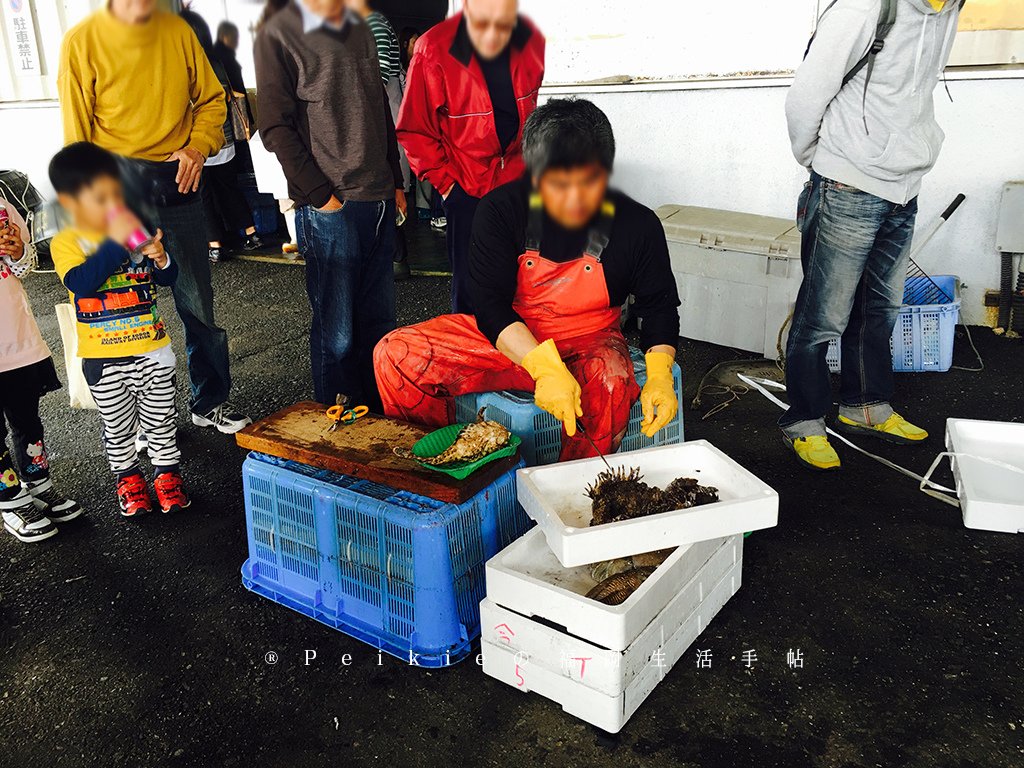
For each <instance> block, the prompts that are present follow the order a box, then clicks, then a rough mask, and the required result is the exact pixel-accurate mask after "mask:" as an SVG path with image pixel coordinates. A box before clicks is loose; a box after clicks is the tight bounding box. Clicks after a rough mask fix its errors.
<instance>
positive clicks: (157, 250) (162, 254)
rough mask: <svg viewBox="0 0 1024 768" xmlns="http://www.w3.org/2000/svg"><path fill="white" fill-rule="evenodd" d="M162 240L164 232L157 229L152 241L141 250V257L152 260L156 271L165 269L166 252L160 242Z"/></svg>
mask: <svg viewBox="0 0 1024 768" xmlns="http://www.w3.org/2000/svg"><path fill="white" fill-rule="evenodd" d="M163 238H164V231H163V230H162V229H158V230H157V231H156V235H154V237H153V240H152V241H150V242H149V243H147V244H146V245H145V246H143V248H142V255H143V256H145V257H146V258H148V259H152V260H153V263H154V264H156V267H157V269H165V268H166V267H167V251H166V249H165V248H164V244H163V243H161V242H160V241H161V240H163Z"/></svg>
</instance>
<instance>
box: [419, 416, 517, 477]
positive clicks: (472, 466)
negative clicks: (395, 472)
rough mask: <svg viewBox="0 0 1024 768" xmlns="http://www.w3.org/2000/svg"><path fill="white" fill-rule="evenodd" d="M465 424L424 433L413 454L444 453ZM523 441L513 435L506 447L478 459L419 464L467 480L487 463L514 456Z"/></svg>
mask: <svg viewBox="0 0 1024 768" xmlns="http://www.w3.org/2000/svg"><path fill="white" fill-rule="evenodd" d="M464 426H466V425H465V424H451V425H449V426H447V427H441V429H436V430H434V431H433V432H431V433H430V434H429V435H424V436H423V437H421V438H420V439H419V440H417V441H416V445H414V446H413V447H412V452H413V455H415V456H418V457H420V458H423V459H429V458H431V457H433V456H437V455H439V454H441V453H444V452H445V451H446V450H448V448H450V447H451V445H452V443H454V442H455V440H456V438H458V436H459V432H461V431H462V428H463V427H464ZM522 442H523V441H522V440H520V439H519V436H518V435H511V436H510V437H509V440H508V445H506V446H505V447H504V448H499V449H498V450H496V451H494V452H493V453H489V454H487V455H486V456H484V457H483V458H482V459H477V460H476V461H460V462H459V463H457V464H448V465H447V466H444V467H435V466H433V465H431V464H427V463H426V462H423V461H421V462H419V464H420V465H421V466H423V467H426V468H427V469H432V470H434V471H435V472H441V473H442V474H445V475H448V476H449V477H454V478H455V479H456V480H465V479H466V478H467V477H469V476H470V475H471V474H473V473H474V472H476V471H477V470H478V469H480V467H482V466H484V465H485V464H490V463H491V462H492V461H497V460H498V459H503V458H505V457H506V456H513V455H514V454H515V452H516V451H517V450H518V449H519V445H520V443H522Z"/></svg>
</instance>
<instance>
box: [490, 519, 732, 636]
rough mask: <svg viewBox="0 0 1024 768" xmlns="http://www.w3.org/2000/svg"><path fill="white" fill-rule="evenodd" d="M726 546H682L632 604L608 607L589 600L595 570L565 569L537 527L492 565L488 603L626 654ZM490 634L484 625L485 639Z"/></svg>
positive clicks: (721, 542) (710, 543)
mask: <svg viewBox="0 0 1024 768" xmlns="http://www.w3.org/2000/svg"><path fill="white" fill-rule="evenodd" d="M727 541H731V539H711V540H709V541H701V542H696V543H694V544H687V545H683V546H681V547H678V548H677V549H676V551H675V552H673V553H672V554H671V555H669V557H668V558H667V559H666V560H665V562H664V563H662V564H661V566H660V567H659V568H658V570H656V571H655V572H654V573H653V574H651V576H650V577H649V578H648V579H647V580H646V581H645V582H644V583H643V584H641V585H640V588H639V589H637V591H636V592H634V593H633V594H632V595H630V597H629V599H628V600H626V601H625V602H624V603H622V604H621V605H605V604H604V603H599V602H597V601H596V600H588V599H587V598H586V597H584V595H585V594H586V593H587V592H588V591H589V590H590V588H591V587H592V586H593V585H594V581H593V579H592V578H591V577H590V566H587V565H580V566H576V567H574V568H563V567H562V564H561V563H559V562H558V558H556V557H555V555H554V553H553V552H552V551H551V548H550V547H549V546H548V543H547V540H546V539H545V538H544V531H542V530H541V529H540V528H533V529H531V530H530V531H529V532H528V533H527V534H526V535H525V536H522V537H521V538H519V539H517V540H516V541H514V542H512V543H511V544H509V545H508V546H507V547H506V548H505V549H503V550H502V551H501V552H499V553H498V554H497V555H495V556H494V557H492V558H491V559H490V560H488V561H487V571H486V573H487V599H488V600H490V601H491V602H492V603H495V604H496V605H500V606H501V607H503V608H507V609H509V610H512V611H515V612H516V613H518V614H520V615H522V616H526V617H537V618H541V619H544V620H546V621H549V622H554V623H556V624H558V625H560V626H562V627H565V630H566V631H567V632H568V633H569V634H571V635H574V636H576V637H578V638H581V639H583V640H588V641H590V642H591V643H593V644H594V645H599V646H601V647H603V648H609V649H611V650H613V651H621V650H624V649H625V648H626V647H627V646H628V645H629V644H630V643H632V642H633V641H634V640H636V638H637V635H639V634H640V632H641V631H642V630H643V629H644V627H646V626H647V625H648V624H650V623H651V621H652V620H653V619H654V617H655V616H657V615H658V613H659V612H661V611H662V609H664V607H665V606H666V605H668V603H669V601H670V600H671V599H672V597H673V596H674V595H675V594H676V593H677V592H678V591H679V585H680V584H686V583H687V582H688V581H690V579H692V578H693V577H694V576H695V575H696V574H697V572H698V571H699V570H700V569H701V568H702V567H703V566H704V565H705V564H706V563H707V562H708V560H709V559H710V558H711V556H712V555H714V554H715V553H716V552H717V551H718V550H719V549H721V548H722V547H723V546H724V545H725V544H726V543H727ZM740 546H742V544H740ZM493 629H494V627H493V626H492V627H490V630H493ZM488 631H489V628H488V627H487V626H486V625H485V626H484V627H483V634H484V637H487V633H488ZM495 642H497V640H495Z"/></svg>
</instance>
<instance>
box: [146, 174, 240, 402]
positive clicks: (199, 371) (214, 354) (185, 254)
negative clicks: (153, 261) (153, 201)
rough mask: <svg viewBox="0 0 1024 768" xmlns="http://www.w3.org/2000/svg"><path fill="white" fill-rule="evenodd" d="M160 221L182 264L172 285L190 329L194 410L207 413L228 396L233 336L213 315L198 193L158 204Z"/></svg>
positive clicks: (169, 248)
mask: <svg viewBox="0 0 1024 768" xmlns="http://www.w3.org/2000/svg"><path fill="white" fill-rule="evenodd" d="M153 218H154V219H155V220H156V225H157V226H159V227H160V228H161V229H162V230H163V231H164V246H165V247H166V248H167V253H169V254H170V255H171V258H172V259H174V260H175V261H176V262H177V264H178V279H177V280H176V281H175V283H174V287H173V288H172V289H171V290H172V292H173V294H174V306H175V308H176V309H177V310H178V317H180V318H181V323H182V325H183V326H184V327H185V351H186V353H187V355H188V378H189V382H190V384H191V409H192V411H193V412H195V413H207V412H209V411H210V410H211V409H213V408H215V407H216V406H218V405H220V404H221V403H223V402H224V401H226V400H227V399H228V395H229V394H230V393H231V373H230V368H229V364H228V334H227V331H225V330H224V329H223V328H221V327H219V326H218V325H217V324H216V322H214V318H213V283H212V282H211V277H210V257H209V246H208V244H207V239H206V216H205V213H204V211H203V203H202V199H201V198H200V196H199V195H198V194H196V195H192V199H191V200H190V201H189V202H187V203H184V204H183V205H174V206H167V207H158V208H155V209H154V211H153Z"/></svg>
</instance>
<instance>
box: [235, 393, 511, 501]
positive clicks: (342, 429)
mask: <svg viewBox="0 0 1024 768" xmlns="http://www.w3.org/2000/svg"><path fill="white" fill-rule="evenodd" d="M330 425H331V422H330V421H329V420H328V419H327V417H326V415H325V414H324V407H323V406H322V405H320V404H319V403H311V402H306V403H297V404H296V405H292V406H290V407H288V408H285V409H284V410H283V411H278V412H277V413H275V414H273V415H271V416H267V417H266V418H265V419H261V420H260V421H257V422H256V423H255V424H252V425H250V426H248V427H246V428H245V429H243V430H242V431H241V432H239V433H237V434H236V435H235V439H236V440H237V441H238V444H239V445H240V446H241V447H242V448H246V449H248V450H250V451H258V452H259V453H266V454H269V455H270V456H277V457H278V458H281V459H290V460H292V461H297V462H300V463H302V464H308V465H310V466H313V467H320V468H322V469H329V470H331V471H332V472H339V473H341V474H343V475H352V476H353V477H360V478H363V479H365V480H372V481H373V482H376V483H382V484H383V485H389V486H391V487H392V488H398V489H399V490H403V491H412V492H413V493H418V494H420V495H421V496H429V497H430V498H433V499H437V500H438V501H447V502H453V503H456V504H458V503H462V502H464V501H467V500H468V499H470V498H472V497H473V496H475V495H476V494H477V493H479V492H480V491H481V490H483V489H484V488H485V487H487V486H488V485H490V484H491V483H493V482H494V481H495V480H496V479H497V478H498V477H500V476H501V475H503V474H505V473H506V472H508V471H509V470H510V469H511V468H512V467H514V466H515V465H516V463H517V462H518V461H519V456H518V455H516V456H510V457H508V458H505V459H499V460H498V461H495V462H492V463H490V464H488V465H486V466H484V467H482V468H481V469H479V470H477V471H476V472H474V473H473V474H472V475H470V476H469V477H467V478H466V479H465V480H455V479H453V478H451V477H449V476H448V475H445V474H442V473H441V472H434V471H432V470H429V469H426V468H424V467H421V466H420V465H419V464H417V463H416V462H414V461H410V460H408V459H402V458H399V457H398V456H396V455H395V454H394V448H396V447H400V448H412V446H413V444H414V443H415V442H416V441H417V440H419V439H420V438H421V437H423V436H424V435H425V434H427V432H428V431H430V430H429V429H426V428H423V427H419V426H416V425H414V424H409V423H407V422H404V421H396V420H395V419H387V418H384V417H381V416H374V415H372V414H371V415H369V416H364V417H363V418H361V419H358V420H356V421H355V422H354V423H352V424H347V425H341V426H339V427H338V428H337V429H336V430H335V431H334V432H328V431H327V429H328V427H330Z"/></svg>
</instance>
